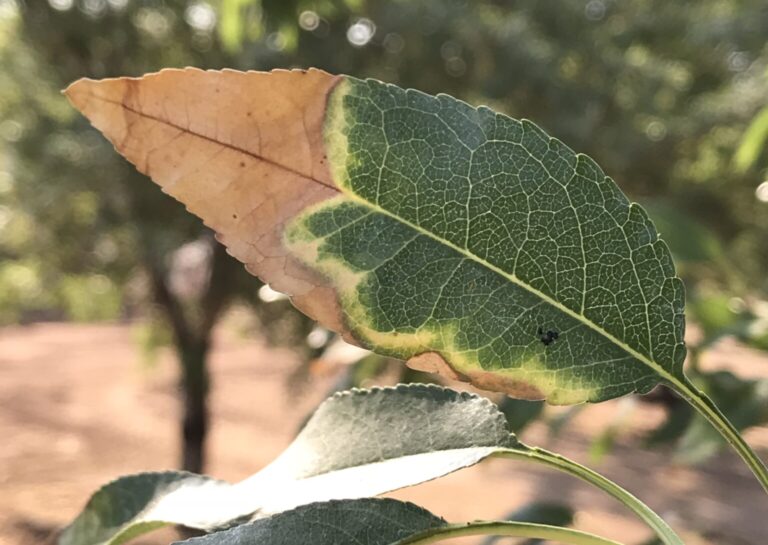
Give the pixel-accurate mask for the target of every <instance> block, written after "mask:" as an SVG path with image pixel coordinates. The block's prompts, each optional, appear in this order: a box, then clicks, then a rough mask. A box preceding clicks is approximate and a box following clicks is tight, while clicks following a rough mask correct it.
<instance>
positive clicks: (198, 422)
mask: <svg viewBox="0 0 768 545" xmlns="http://www.w3.org/2000/svg"><path fill="white" fill-rule="evenodd" d="M207 356H208V343H194V346H192V347H189V348H186V349H183V350H182V352H181V353H180V354H179V357H180V359H181V364H182V370H183V371H182V380H181V392H182V396H183V417H182V427H181V468H182V469H184V470H186V471H191V472H193V473H202V472H203V467H204V465H205V438H206V435H207V434H208V424H209V414H208V390H209V377H208V369H207V365H206V359H207Z"/></svg>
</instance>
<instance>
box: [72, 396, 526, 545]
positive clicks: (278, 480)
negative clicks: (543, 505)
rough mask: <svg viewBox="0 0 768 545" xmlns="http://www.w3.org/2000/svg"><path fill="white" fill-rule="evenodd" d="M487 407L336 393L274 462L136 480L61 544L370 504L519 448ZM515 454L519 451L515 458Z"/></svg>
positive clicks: (465, 399) (104, 544) (102, 500)
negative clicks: (225, 473) (243, 470)
mask: <svg viewBox="0 0 768 545" xmlns="http://www.w3.org/2000/svg"><path fill="white" fill-rule="evenodd" d="M517 445H518V443H517V441H516V439H515V437H514V436H513V435H511V434H510V432H509V430H508V429H507V427H506V419H505V417H504V415H502V414H501V413H500V412H499V410H498V408H497V407H496V406H495V405H494V404H493V403H491V402H490V401H489V400H488V399H485V398H483V397H480V396H477V395H473V394H469V393H460V392H456V391H453V390H449V389H446V388H441V387H438V386H432V385H430V386H427V385H420V384H410V385H400V386H398V387H396V388H376V389H373V390H352V391H349V392H343V393H339V394H336V395H334V396H333V397H331V398H329V399H328V400H326V401H325V402H324V403H323V404H322V405H321V406H320V407H319V408H318V409H317V411H315V413H314V414H313V416H312V418H311V419H310V420H309V421H308V422H307V424H306V426H305V427H304V429H302V431H301V433H299V435H298V436H297V437H296V439H295V440H294V441H293V443H291V445H290V446H289V447H288V449H286V450H285V452H283V454H282V455H280V456H279V457H278V458H277V459H276V460H275V461H274V462H273V463H272V464H270V465H269V466H267V467H266V468H264V469H263V470H261V471H260V472H258V473H256V474H255V475H253V476H252V477H250V478H248V479H246V480H244V481H242V482H240V483H237V484H229V483H226V482H222V481H217V480H214V479H211V478H208V477H204V476H200V475H193V474H190V473H184V472H165V473H142V474H138V475H130V476H126V477H122V478H120V479H117V480H115V481H113V482H111V483H109V484H107V485H105V486H104V487H103V488H102V489H101V490H99V491H98V492H96V493H95V494H94V495H93V496H92V497H91V499H90V501H89V502H88V504H87V505H86V507H85V509H84V510H83V512H82V513H81V514H80V515H79V516H78V517H77V518H76V519H75V520H74V521H73V523H72V524H71V525H70V526H69V527H68V528H67V529H66V530H64V532H63V533H62V534H61V536H60V538H59V541H58V544H59V545H118V544H120V543H123V542H125V541H127V540H128V539H130V538H132V537H135V536H137V535H141V534H143V533H146V532H148V531H150V530H153V529H155V528H158V527H161V526H165V525H168V524H180V525H183V526H188V527H191V528H197V529H201V530H206V531H211V530H215V529H221V528H224V527H228V526H231V525H233V524H238V523H242V522H245V521H246V520H248V519H250V518H263V517H265V516H268V515H271V514H274V513H280V512H283V511H286V510H289V509H293V508H295V507H297V506H301V505H306V504H309V503H312V502H319V501H327V500H332V499H354V498H364V497H368V496H376V495H379V494H383V493H385V492H390V491H392V490H396V489H398V488H402V487H405V486H412V485H415V484H418V483H421V482H424V481H428V480H431V479H435V478H437V477H440V476H443V475H446V474H448V473H451V472H453V471H456V470H458V469H461V468H464V467H467V466H471V465H473V464H476V463H478V462H480V461H481V460H483V459H484V458H486V457H488V456H490V455H492V454H494V453H496V452H499V451H500V450H504V449H514V448H517ZM521 452H522V451H521Z"/></svg>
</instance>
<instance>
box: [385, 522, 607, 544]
mask: <svg viewBox="0 0 768 545" xmlns="http://www.w3.org/2000/svg"><path fill="white" fill-rule="evenodd" d="M486 535H497V536H510V537H525V538H532V539H546V540H551V541H558V542H560V543H568V544H570V545H621V544H620V543H618V542H617V541H613V540H610V539H605V538H602V537H599V536H596V535H594V534H589V533H587V532H580V531H579V530H571V529H570V528H559V527H557V526H548V525H546V524H534V523H530V522H501V521H488V522H486V521H477V522H469V523H467V524H449V525H446V526H440V527H439V528H432V529H430V530H427V531H425V532H420V533H418V534H415V535H413V536H410V537H407V538H405V539H403V540H400V541H398V542H397V545H416V544H418V545H427V544H428V543H437V542H438V541H443V540H444V539H452V538H455V537H465V536H486Z"/></svg>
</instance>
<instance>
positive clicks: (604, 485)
mask: <svg viewBox="0 0 768 545" xmlns="http://www.w3.org/2000/svg"><path fill="white" fill-rule="evenodd" d="M492 456H494V457H498V458H510V459H518V460H532V461H534V462H539V463H541V464H544V465H546V466H549V467H552V468H555V469H558V470H560V471H563V472H565V473H568V474H570V475H573V476H574V477H578V478H579V479H581V480H582V481H585V482H587V483H589V484H591V485H594V486H596V487H597V488H599V489H601V490H603V491H604V492H607V493H608V494H610V495H611V496H613V497H614V498H616V499H617V500H619V501H620V502H621V503H622V504H624V505H625V506H626V507H627V508H628V509H630V510H632V511H633V512H634V513H635V514H636V515H637V516H638V517H640V518H641V519H642V520H643V521H644V522H645V523H646V524H648V526H649V527H651V528H652V529H653V531H654V532H655V533H656V535H657V536H658V537H659V539H661V541H662V543H664V544H665V545H683V541H682V540H681V539H680V537H679V536H678V535H677V534H676V533H675V532H674V530H672V528H670V527H669V525H668V524H667V523H666V522H664V520H663V519H662V518H661V517H660V516H659V515H657V514H656V513H655V512H653V510H652V509H651V508H650V507H648V506H647V505H645V504H644V503H643V502H641V501H640V500H639V499H637V498H636V497H635V496H633V495H632V494H630V493H629V492H627V491H626V490H625V489H623V488H622V487H620V486H619V485H618V484H616V483H614V482H613V481H611V480H610V479H608V478H607V477H603V476H602V475H600V474H599V473H596V472H594V471H592V470H591V469H589V468H586V467H584V466H582V465H581V464H578V463H576V462H574V461H573V460H569V459H568V458H565V457H563V456H560V455H559V454H555V453H553V452H549V451H548V450H545V449H541V448H538V447H529V446H527V445H524V444H523V443H520V444H519V445H518V446H516V447H515V448H513V449H504V450H501V451H499V452H496V453H494V454H492Z"/></svg>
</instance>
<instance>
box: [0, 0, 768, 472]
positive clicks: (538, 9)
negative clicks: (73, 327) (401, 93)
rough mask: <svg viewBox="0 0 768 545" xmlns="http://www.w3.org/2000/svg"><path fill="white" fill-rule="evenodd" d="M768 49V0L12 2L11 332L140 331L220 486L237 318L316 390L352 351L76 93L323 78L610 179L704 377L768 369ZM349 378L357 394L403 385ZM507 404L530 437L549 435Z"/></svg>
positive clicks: (0, 75) (719, 393)
mask: <svg viewBox="0 0 768 545" xmlns="http://www.w3.org/2000/svg"><path fill="white" fill-rule="evenodd" d="M767 43H768V6H766V4H765V1H764V0H701V1H699V2H695V3H688V2H686V3H682V2H669V1H666V0H624V1H621V2H619V1H617V0H588V1H569V2H565V1H557V2H537V1H535V0H517V1H512V0H509V1H503V0H473V1H469V0H441V1H437V0H415V1H406V0H401V1H397V0H396V1H383V0H315V1H311V0H0V324H12V323H27V322H31V321H35V320H41V319H68V320H83V321H92V320H114V319H132V318H135V317H141V318H143V319H144V320H145V321H144V322H143V323H144V324H149V325H145V326H144V328H143V329H141V330H139V332H138V334H137V338H139V339H141V342H142V344H143V345H144V346H145V348H146V349H147V353H148V354H151V353H152V350H153V349H154V348H155V347H157V346H165V345H170V346H173V347H174V348H175V350H176V352H177V353H178V355H179V361H180V363H181V367H180V369H181V377H182V380H181V384H182V386H183V388H182V390H183V391H184V392H186V393H185V395H184V403H185V407H186V412H185V421H184V424H183V426H182V428H183V430H182V437H183V440H184V443H185V445H186V448H185V449H184V456H183V458H182V465H183V466H184V467H185V468H187V469H192V470H199V469H200V468H201V467H202V464H203V449H202V444H203V440H204V437H205V433H206V428H207V407H206V405H205V398H206V393H207V391H208V374H207V370H206V364H205V362H206V356H207V354H208V350H209V348H210V343H211V330H212V329H213V327H214V326H215V324H216V323H217V322H218V321H219V320H220V318H221V316H222V315H223V313H224V311H225V310H226V309H227V308H228V307H229V306H230V305H233V304H236V305H239V306H240V307H243V308H246V309H247V311H248V313H250V315H251V316H254V317H255V318H256V320H255V322H254V323H256V324H258V326H256V328H257V329H259V330H260V331H262V332H266V333H265V334H266V335H267V336H268V337H269V338H271V339H275V340H277V341H280V340H282V341H283V342H287V343H289V344H291V345H292V346H296V347H298V349H299V350H302V351H303V352H304V353H305V354H306V360H307V362H308V364H307V366H305V367H304V368H303V369H304V370H305V371H306V370H308V369H309V368H310V367H311V365H310V363H309V362H316V361H317V360H315V359H313V358H315V357H316V356H317V355H318V354H320V352H321V351H322V350H323V349H324V347H325V346H326V345H327V344H329V343H330V344H333V343H332V342H331V341H332V339H331V337H330V336H329V335H327V334H326V333H325V332H323V331H318V330H316V329H313V325H312V324H310V323H308V322H307V320H305V319H304V318H302V317H301V316H299V315H297V314H296V313H295V312H294V311H293V310H292V309H291V307H290V305H289V304H288V303H287V302H286V301H284V300H280V298H279V296H278V295H276V294H274V292H271V291H270V290H269V289H268V288H266V287H261V286H260V284H259V283H258V281H256V280H254V279H253V278H250V277H247V275H246V274H245V273H244V271H243V269H242V267H240V266H239V265H238V264H236V263H233V262H232V260H231V259H230V258H228V256H227V255H226V254H225V253H224V252H223V251H222V249H221V247H220V246H218V245H216V243H215V241H214V239H213V236H212V234H211V233H209V232H208V231H207V230H206V229H205V228H204V227H203V226H202V225H201V224H200V222H199V221H197V220H196V219H195V218H193V217H192V216H191V215H189V214H187V213H186V212H185V211H184V210H183V208H182V207H181V206H180V205H179V204H178V203H176V202H174V201H173V200H172V199H170V198H168V197H166V196H164V195H163V194H162V193H161V192H159V191H157V190H156V188H155V187H154V186H153V185H152V184H150V183H147V181H146V180H143V179H142V176H141V175H139V174H137V173H136V172H135V171H134V169H133V168H132V167H130V166H129V165H128V164H126V163H125V162H124V161H123V160H122V159H121V158H120V157H119V156H118V155H117V154H116V153H114V152H113V151H112V149H111V146H110V145H109V144H108V143H107V142H106V141H104V140H103V139H102V138H101V137H100V136H99V135H98V134H97V133H96V132H95V131H93V130H92V129H91V128H90V127H89V126H88V124H87V123H86V122H85V120H84V119H82V118H81V117H80V116H78V115H77V114H76V113H75V111H74V110H73V109H71V108H70V107H69V106H68V105H67V103H66V101H65V100H64V99H63V97H62V96H61V95H60V93H59V90H60V89H62V88H63V87H65V86H66V85H67V84H69V83H70V82H72V81H74V80H75V79H77V78H80V77H92V78H103V77H111V76H124V75H134V76H138V75H141V74H143V73H145V72H150V71H155V70H158V69H161V68H163V67H180V66H188V65H193V66H198V67H201V68H221V67H231V68H236V69H243V70H245V69H257V70H268V69H272V68H275V67H285V68H288V67H309V66H316V67H320V68H324V69H326V70H328V71H330V72H334V73H347V74H352V75H355V76H358V77H374V78H378V79H382V80H385V81H388V82H392V83H395V84H398V85H401V86H404V87H415V88H418V89H421V90H423V91H426V92H429V93H439V92H446V93H450V94H452V95H455V96H457V97H460V98H462V99H465V100H467V101H469V102H471V103H473V104H478V103H484V104H488V105H490V106H491V107H493V108H495V109H498V110H501V111H504V112H506V113H509V114H510V115H513V116H515V117H527V118H530V119H532V120H534V121H535V122H536V123H537V124H539V125H540V126H542V127H543V128H544V129H545V130H546V131H548V132H549V133H550V134H552V135H555V136H557V137H558V138H560V139H562V140H563V141H564V142H565V143H567V144H568V145H569V146H571V147H572V148H574V149H576V150H578V151H581V152H584V153H587V154H589V155H591V156H592V157H594V158H595V159H596V160H597V162H598V163H599V164H600V165H602V166H603V168H604V169H605V171H606V172H607V173H609V174H610V175H611V176H612V177H614V178H615V179H616V180H617V181H618V183H619V184H620V186H621V187H622V188H623V189H624V190H625V191H626V192H627V193H628V194H630V195H631V196H632V198H634V199H636V200H639V201H640V202H642V203H643V204H645V205H646V207H647V209H648V210H649V212H650V214H651V215H652V216H653V217H654V219H655V220H656V222H657V225H658V227H659V230H660V231H661V233H662V234H663V236H664V237H665V240H666V241H667V242H668V244H669V245H670V247H671V248H672V251H673V253H674V254H675V256H676V260H677V263H678V269H679V272H680V275H681V276H682V277H683V278H684V280H685V282H686V286H687V289H688V301H689V303H688V311H689V320H690V322H691V323H693V324H695V327H696V330H697V334H696V335H694V336H693V337H692V342H691V361H690V363H691V366H692V370H693V371H694V373H696V370H697V368H698V360H699V356H700V354H701V352H702V351H703V350H706V349H707V348H708V347H709V346H710V345H711V344H712V343H714V342H715V341H716V340H718V339H719V338H721V337H723V336H726V335H728V336H735V337H736V338H738V339H739V340H740V341H742V342H744V343H747V344H749V345H752V346H753V347H755V348H757V349H762V350H768V275H766V272H765V271H766V270H768V180H767V179H768V153H767V152H766V149H767V148H768V145H767V144H768V93H767V92H766V91H768V45H766V44H767ZM260 288H261V289H260ZM260 294H261V295H260ZM302 339H309V342H308V343H305V342H301V340H302ZM345 357H347V358H348V356H345ZM342 359H343V358H342ZM321 360H322V358H321ZM352 360H355V361H357V360H359V363H358V364H356V365H352V366H350V367H349V369H350V371H349V372H348V373H347V374H346V375H345V376H344V377H342V378H341V379H340V381H339V385H340V387H341V386H348V385H350V384H360V383H362V382H364V381H365V380H366V379H367V378H370V377H371V376H373V375H376V374H381V373H388V372H389V373H392V372H393V371H392V366H391V365H390V364H388V363H387V362H386V361H384V360H381V359H380V358H376V357H372V356H365V357H362V358H361V357H360V356H359V355H355V356H353V357H352ZM401 369H402V368H401V367H397V371H396V373H406V372H407V371H401ZM400 378H401V379H409V378H414V377H411V376H407V375H401V376H400ZM422 378H423V377H422ZM695 379H696V380H697V381H698V382H700V383H701V384H702V386H703V387H705V388H706V389H707V390H709V391H710V392H711V394H712V395H713V396H714V397H715V398H716V399H718V401H719V402H720V403H721V405H722V406H723V407H724V409H725V410H726V412H727V413H728V414H729V416H730V417H731V418H732V419H733V420H734V421H735V423H737V424H738V425H740V426H741V427H747V426H751V425H757V424H761V423H765V422H766V421H768V409H766V403H767V401H768V383H766V382H765V381H758V380H746V379H740V378H739V377H737V376H735V375H734V374H731V373H723V372H719V373H705V372H698V373H696V377H695ZM646 401H650V402H657V403H661V404H663V405H664V406H665V407H667V411H668V413H667V414H668V419H667V421H666V422H665V424H664V425H663V426H662V428H660V429H658V430H656V431H655V432H654V433H653V434H652V436H650V437H648V438H647V442H648V444H649V445H658V444H659V443H665V442H670V441H677V442H678V451H679V452H683V451H682V449H680V448H679V447H680V445H683V446H685V447H690V446H691V445H694V447H691V448H688V449H687V450H686V451H685V452H687V453H688V454H687V455H685V456H684V457H686V459H687V460H688V461H699V460H701V459H703V458H705V457H706V456H708V455H710V454H711V453H712V452H714V451H715V450H717V448H719V442H718V440H717V439H716V438H714V437H713V435H712V434H711V433H710V430H709V428H706V427H705V426H704V425H702V423H701V422H699V421H698V420H697V419H696V418H695V417H693V416H692V415H691V414H690V413H688V412H686V411H685V410H684V409H681V407H682V405H681V404H679V403H677V400H675V399H674V398H673V397H672V396H671V395H669V394H668V393H665V392H663V391H657V392H655V393H653V394H652V395H651V396H649V397H648V398H646ZM506 404H507V405H506V408H507V409H508V414H509V415H510V418H511V419H512V420H513V426H514V427H515V429H522V428H523V427H524V426H525V425H526V424H527V423H528V422H529V421H530V419H533V418H539V417H541V415H542V414H545V411H544V412H543V411H542V406H541V404H526V402H518V401H507V402H506ZM575 410H580V409H578V408H577V409H575ZM566 420H567V415H566V416H563V415H561V416H560V417H558V419H557V420H553V421H552V422H551V425H552V429H553V433H554V432H556V431H557V429H558V426H561V425H562V424H563V423H564V422H565V421H566ZM618 425H619V424H618V423H617V426H618ZM614 432H615V427H611V429H609V430H607V431H606V432H605V434H603V435H602V436H601V437H600V438H598V439H597V443H596V446H595V448H594V449H593V452H595V453H596V455H599V454H600V453H601V452H604V451H605V450H606V449H607V448H609V446H610V443H611V441H612V437H613V434H614Z"/></svg>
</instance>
